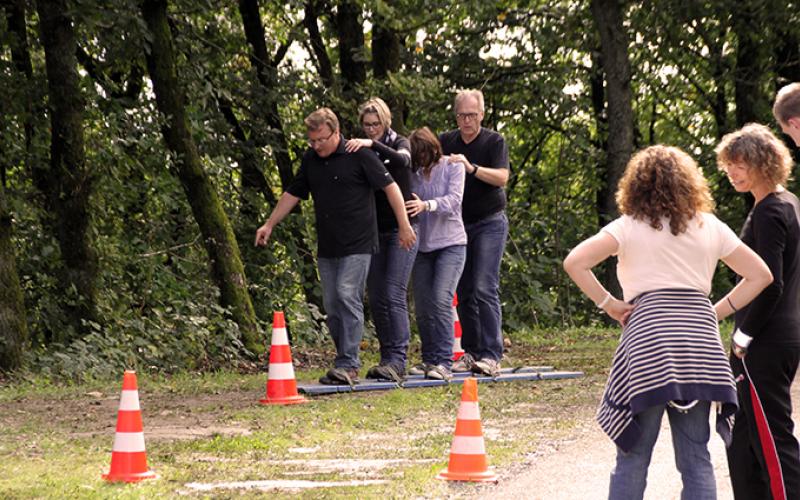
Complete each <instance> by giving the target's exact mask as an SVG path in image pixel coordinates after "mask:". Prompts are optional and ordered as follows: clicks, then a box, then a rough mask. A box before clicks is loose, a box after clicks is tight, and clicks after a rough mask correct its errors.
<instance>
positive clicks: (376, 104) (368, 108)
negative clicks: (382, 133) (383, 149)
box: [358, 97, 392, 130]
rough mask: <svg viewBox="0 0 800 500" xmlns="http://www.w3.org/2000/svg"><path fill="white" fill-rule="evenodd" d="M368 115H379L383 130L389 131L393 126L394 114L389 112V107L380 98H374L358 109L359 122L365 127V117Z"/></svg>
mask: <svg viewBox="0 0 800 500" xmlns="http://www.w3.org/2000/svg"><path fill="white" fill-rule="evenodd" d="M367 113H374V114H376V115H378V120H379V121H380V122H381V125H383V128H384V129H386V130H389V127H391V126H392V112H391V111H389V106H387V105H386V103H385V102H384V101H383V99H381V98H380V97H373V98H371V99H370V100H369V101H367V102H365V103H364V104H362V105H361V106H359V108H358V122H359V123H361V124H362V125H363V123H364V115H366V114H367Z"/></svg>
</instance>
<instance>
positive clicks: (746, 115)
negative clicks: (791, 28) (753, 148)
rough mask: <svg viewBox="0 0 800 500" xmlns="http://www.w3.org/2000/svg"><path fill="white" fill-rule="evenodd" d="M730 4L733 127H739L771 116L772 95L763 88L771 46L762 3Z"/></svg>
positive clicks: (743, 1) (741, 1)
mask: <svg viewBox="0 0 800 500" xmlns="http://www.w3.org/2000/svg"><path fill="white" fill-rule="evenodd" d="M732 5H734V8H733V29H734V32H735V33H736V39H737V48H736V70H735V71H734V72H733V75H734V89H735V92H734V98H735V99H736V125H737V126H738V127H741V126H743V125H745V124H747V123H751V122H766V121H768V120H770V119H771V117H772V114H771V107H770V99H771V98H772V96H771V95H769V96H768V95H766V92H765V85H764V84H765V81H764V78H765V76H766V75H767V74H768V72H767V69H768V66H769V61H770V50H771V46H772V43H771V41H770V40H769V35H768V33H770V31H771V30H770V27H769V26H767V23H766V20H765V16H766V12H765V11H766V10H767V7H766V6H765V5H764V4H763V2H762V1H761V0H739V1H737V2H734V3H733V4H732ZM765 34H767V35H765ZM765 36H766V38H767V39H765Z"/></svg>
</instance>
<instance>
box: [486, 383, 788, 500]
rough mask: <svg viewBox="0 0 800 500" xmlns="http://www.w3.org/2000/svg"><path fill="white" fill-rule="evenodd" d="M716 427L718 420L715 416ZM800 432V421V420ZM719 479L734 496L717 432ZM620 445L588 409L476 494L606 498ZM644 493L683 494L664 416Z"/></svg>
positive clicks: (651, 496) (721, 488)
mask: <svg viewBox="0 0 800 500" xmlns="http://www.w3.org/2000/svg"><path fill="white" fill-rule="evenodd" d="M792 401H793V403H794V421H795V423H796V424H797V423H800V375H798V377H797V378H796V379H795V381H794V384H793V386H792ZM712 429H713V422H712ZM795 436H798V437H800V425H796V426H795ZM709 449H710V451H711V459H712V461H713V463H714V472H715V474H716V480H717V498H719V500H729V499H733V493H732V492H731V486H730V481H729V478H728V467H727V464H726V460H725V445H724V444H723V443H722V440H721V439H720V438H719V436H718V435H717V434H716V433H713V432H712V438H711V442H710V444H709ZM614 456H615V448H614V445H613V443H612V442H611V441H610V440H609V439H608V438H607V437H606V435H605V434H604V433H603V432H602V430H601V429H600V427H599V426H598V425H597V424H596V423H595V422H594V412H593V411H589V409H587V411H586V412H585V415H584V417H583V418H582V419H581V424H580V425H578V426H577V427H576V429H575V432H574V434H572V435H571V436H570V438H569V439H567V440H564V441H562V442H559V443H555V444H552V445H551V446H550V447H549V449H545V450H541V451H537V452H535V453H533V454H531V456H530V457H529V458H528V460H527V461H526V462H527V463H526V464H525V466H524V468H522V469H521V470H520V471H519V472H518V473H516V474H514V476H513V477H511V478H508V479H506V480H503V481H501V482H500V483H499V484H497V485H496V486H488V487H486V488H482V489H481V493H480V494H479V495H478V496H476V498H486V495H487V494H488V495H491V496H492V497H494V498H530V499H570V500H575V499H581V500H582V499H602V498H606V496H607V494H608V476H609V473H610V472H611V468H612V467H613V464H614ZM647 483H648V484H647V489H646V491H645V495H644V497H645V499H647V500H666V499H679V498H680V494H681V480H680V475H679V474H678V472H677V470H676V469H675V465H674V462H673V453H672V439H671V436H670V431H669V423H668V421H667V418H666V417H665V418H664V420H663V423H662V427H661V433H660V434H659V439H658V442H657V443H656V447H655V450H654V452H653V458H652V462H651V463H650V470H649V474H648V481H647Z"/></svg>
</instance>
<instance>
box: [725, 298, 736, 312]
mask: <svg viewBox="0 0 800 500" xmlns="http://www.w3.org/2000/svg"><path fill="white" fill-rule="evenodd" d="M725 300H727V301H728V305H729V306H731V309H733V312H739V310H738V309H736V306H734V305H733V302H731V297H730V295H729V296H727V297H725Z"/></svg>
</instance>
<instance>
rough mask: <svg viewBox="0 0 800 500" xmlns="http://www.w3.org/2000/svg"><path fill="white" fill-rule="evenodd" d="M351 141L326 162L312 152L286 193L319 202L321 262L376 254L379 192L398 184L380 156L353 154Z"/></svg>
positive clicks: (341, 143)
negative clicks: (350, 147)
mask: <svg viewBox="0 0 800 500" xmlns="http://www.w3.org/2000/svg"><path fill="white" fill-rule="evenodd" d="M344 143H345V139H344V137H341V136H340V137H339V147H338V148H337V149H336V151H334V152H333V153H331V155H330V156H328V157H326V158H320V157H319V155H317V153H316V152H315V151H314V150H313V149H309V150H308V151H306V152H305V154H304V155H303V161H302V162H301V163H300V170H298V171H297V175H296V176H295V178H294V179H293V180H292V183H291V184H290V185H289V187H288V189H287V190H286V191H287V192H289V193H290V194H292V195H293V196H297V197H298V198H302V199H304V200H305V199H308V195H309V194H311V196H312V197H313V198H314V214H315V215H316V226H317V254H318V255H319V257H327V258H331V257H344V256H347V255H353V254H361V253H375V252H376V251H377V248H378V228H377V224H376V222H375V196H374V194H373V193H374V191H375V190H376V189H381V188H384V187H386V186H388V185H389V184H391V183H392V182H393V180H392V176H391V175H389V172H387V171H386V169H385V168H384V167H383V164H382V163H381V162H380V160H378V158H377V156H375V153H373V152H372V151H370V150H368V149H363V148H362V149H359V150H358V151H356V152H354V153H347V152H345V149H344Z"/></svg>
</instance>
